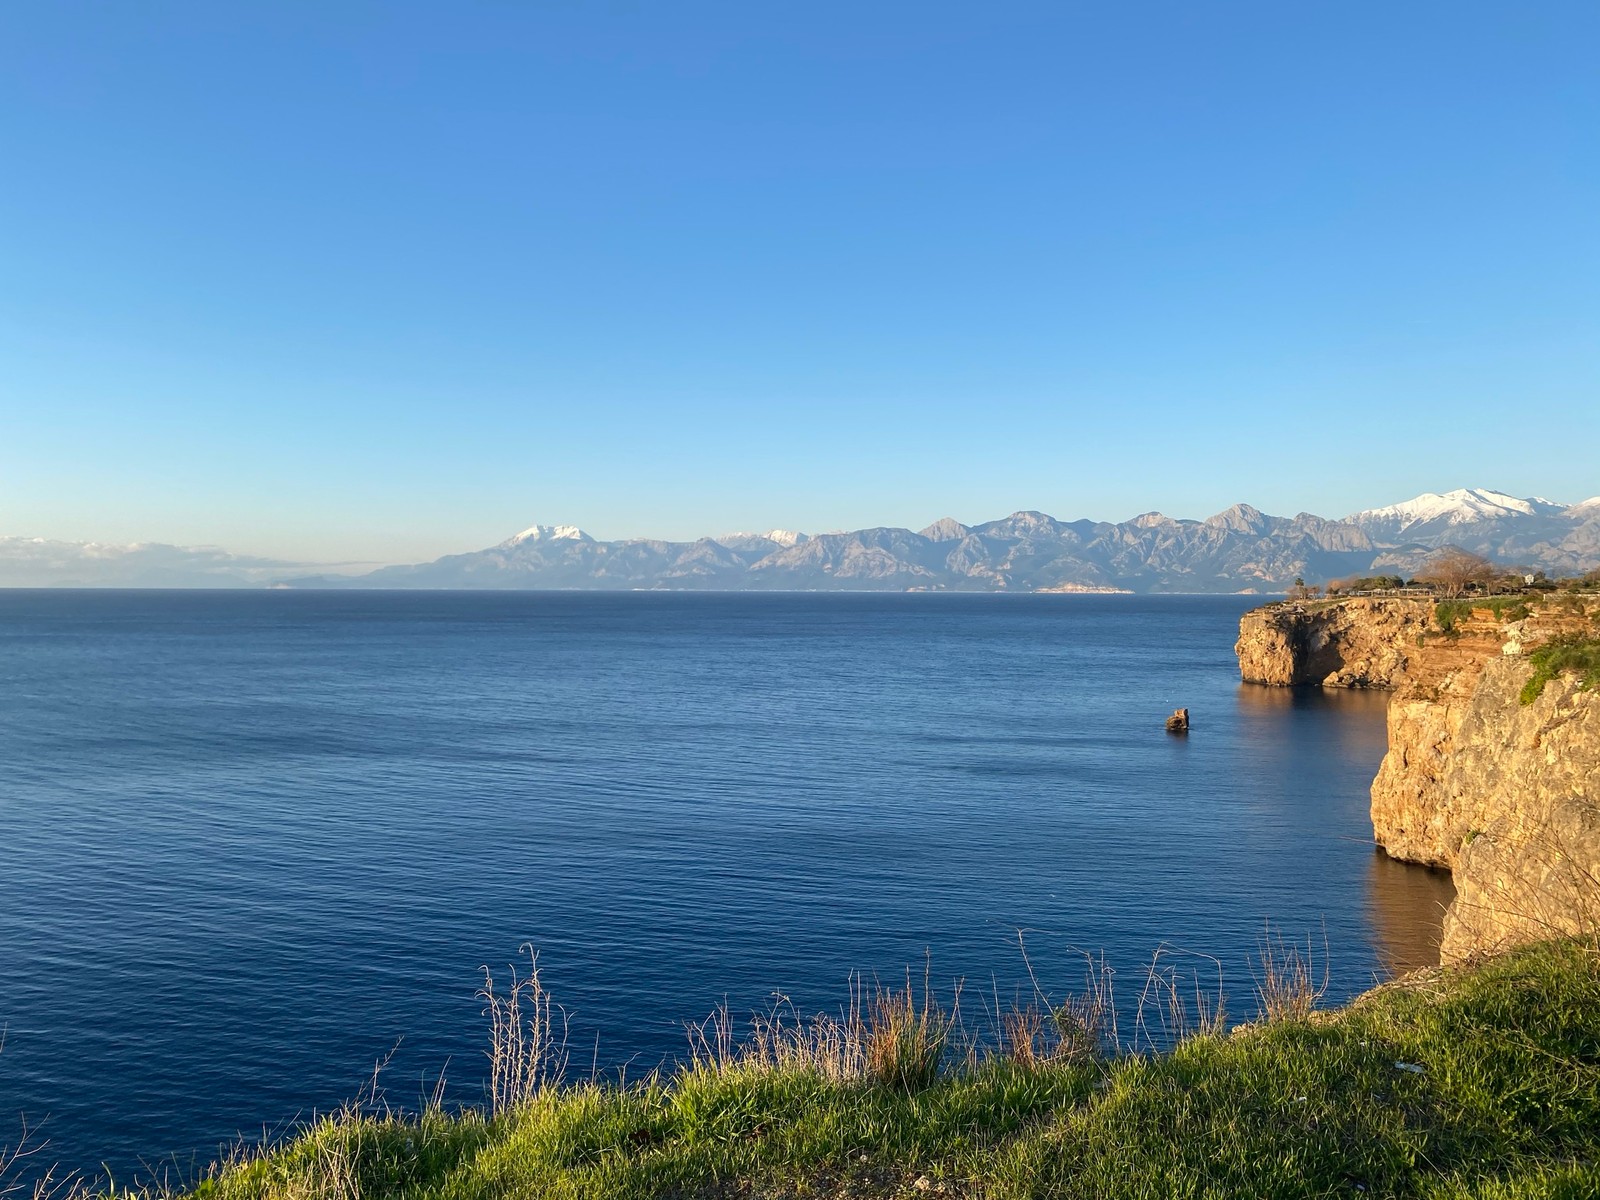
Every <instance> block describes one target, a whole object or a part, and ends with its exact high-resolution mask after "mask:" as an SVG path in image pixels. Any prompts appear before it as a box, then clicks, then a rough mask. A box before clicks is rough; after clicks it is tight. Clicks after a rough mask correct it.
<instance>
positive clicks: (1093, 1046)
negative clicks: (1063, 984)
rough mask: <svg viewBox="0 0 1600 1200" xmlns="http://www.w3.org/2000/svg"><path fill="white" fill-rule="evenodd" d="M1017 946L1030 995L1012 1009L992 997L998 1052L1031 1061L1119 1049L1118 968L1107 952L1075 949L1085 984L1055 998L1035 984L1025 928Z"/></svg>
mask: <svg viewBox="0 0 1600 1200" xmlns="http://www.w3.org/2000/svg"><path fill="white" fill-rule="evenodd" d="M1017 949H1018V951H1019V952H1020V953H1021V955H1022V962H1023V965H1024V966H1025V967H1026V968H1027V971H1028V979H1029V981H1030V982H1031V983H1032V985H1033V995H1034V998H1033V1000H1032V1001H1030V1002H1029V1003H1028V1004H1026V1005H1024V1004H1021V1003H1016V1004H1013V1005H1012V1006H1011V1008H1010V1009H1004V1008H1002V1007H1001V1005H1000V1003H999V1000H998V997H996V1002H995V1013H996V1039H995V1040H996V1043H997V1048H998V1051H999V1053H1000V1054H1001V1055H1002V1056H1004V1057H1007V1058H1010V1059H1011V1060H1012V1061H1014V1062H1016V1063H1018V1064H1020V1065H1023V1066H1031V1065H1033V1064H1034V1063H1038V1062H1052V1061H1062V1060H1068V1061H1070V1060H1079V1059H1088V1058H1099V1057H1102V1056H1104V1055H1106V1054H1107V1053H1110V1054H1116V1053H1118V1052H1120V1050H1121V1041H1120V1036H1121V1035H1120V1031H1119V1030H1118V1028H1117V1005H1116V987H1115V978H1116V972H1115V971H1114V970H1112V968H1111V965H1110V964H1109V963H1108V962H1107V961H1106V958H1105V955H1104V954H1103V953H1102V954H1099V955H1095V954H1092V953H1090V952H1088V951H1086V950H1085V951H1079V952H1078V953H1080V954H1082V956H1083V961H1084V985H1083V990H1082V991H1080V992H1077V993H1075V994H1072V995H1069V996H1067V998H1066V999H1065V1000H1063V1001H1061V1002H1059V1003H1057V1002H1056V1001H1055V1000H1053V999H1052V998H1051V997H1050V995H1049V994H1048V993H1047V992H1046V991H1045V990H1044V988H1043V987H1041V986H1040V984H1039V976H1038V973H1037V972H1036V971H1035V970H1034V967H1033V960H1032V958H1030V957H1029V955H1028V946H1027V940H1026V934H1025V933H1024V932H1023V931H1022V930H1020V929H1019V930H1018V931H1017Z"/></svg>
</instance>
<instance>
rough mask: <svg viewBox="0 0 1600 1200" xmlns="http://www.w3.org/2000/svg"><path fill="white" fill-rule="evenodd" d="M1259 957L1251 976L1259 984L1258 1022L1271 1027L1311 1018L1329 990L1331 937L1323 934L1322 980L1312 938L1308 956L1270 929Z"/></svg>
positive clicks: (1262, 943) (1308, 945) (1268, 928)
mask: <svg viewBox="0 0 1600 1200" xmlns="http://www.w3.org/2000/svg"><path fill="white" fill-rule="evenodd" d="M1256 947H1257V955H1256V962H1255V965H1254V967H1252V969H1251V975H1252V977H1253V978H1254V980H1255V993H1256V1010H1257V1016H1258V1019H1259V1020H1261V1021H1263V1022H1266V1023H1268V1024H1270V1023H1272V1022H1274V1021H1296V1020H1302V1019H1304V1018H1305V1017H1308V1016H1310V1015H1311V1010H1312V1009H1314V1008H1315V1007H1316V1006H1317V1001H1318V1000H1320V999H1322V996H1323V994H1324V993H1325V992H1326V991H1327V990H1328V970H1329V967H1328V945H1327V933H1326V931H1324V933H1323V946H1322V951H1323V953H1322V976H1321V979H1320V980H1319V979H1318V978H1317V971H1316V955H1315V953H1314V952H1313V949H1312V944H1311V938H1310V935H1307V937H1306V945H1305V951H1304V953H1302V952H1301V950H1300V947H1299V946H1293V945H1290V944H1289V943H1288V942H1286V941H1284V940H1283V938H1281V937H1280V936H1278V935H1277V934H1275V933H1273V931H1272V927H1271V926H1270V925H1268V926H1267V928H1266V930H1265V932H1264V933H1263V934H1262V935H1261V940H1260V941H1259V942H1257V943H1256Z"/></svg>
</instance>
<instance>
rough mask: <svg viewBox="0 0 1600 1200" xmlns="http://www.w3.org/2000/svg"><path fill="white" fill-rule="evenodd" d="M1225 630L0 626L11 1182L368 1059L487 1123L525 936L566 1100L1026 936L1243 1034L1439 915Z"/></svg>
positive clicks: (724, 620)
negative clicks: (555, 1003)
mask: <svg viewBox="0 0 1600 1200" xmlns="http://www.w3.org/2000/svg"><path fill="white" fill-rule="evenodd" d="M1252 603H1253V601H1251V600H1249V599H1247V598H1242V597H1224V598H1213V597H1204V598H1202V597H1159V598H1141V597H1125V596H1116V597H1089V596H949V595H909V596H908V595H883V596H849V595H825V596H817V595H672V594H625V595H603V594H593V593H589V594H550V593H544V594H527V593H522V594H490V593H366V594H361V593H348V594H347V593H297V592H261V593H195V592H184V593H172V592H169V593H160V592H136V593H130V592H123V593H114V592H44V591H40V592H20V591H12V592H0V680H3V689H0V1025H4V1026H5V1027H6V1030H7V1032H6V1040H5V1045H4V1049H3V1051H0V1145H4V1144H5V1143H7V1142H9V1141H12V1140H14V1136H13V1135H14V1133H15V1131H16V1129H17V1127H18V1120H19V1118H20V1117H21V1116H22V1115H23V1114H26V1115H27V1117H28V1119H29V1121H30V1122H38V1121H40V1120H45V1121H46V1124H45V1126H44V1131H45V1133H46V1134H47V1135H48V1136H49V1138H50V1140H51V1146H50V1148H49V1152H48V1155H47V1156H48V1157H52V1158H59V1159H60V1160H61V1161H62V1162H63V1163H64V1164H66V1165H68V1166H70V1167H75V1168H79V1169H93V1168H94V1167H95V1166H96V1164H99V1163H105V1164H108V1165H109V1166H110V1167H112V1168H113V1169H114V1170H115V1171H116V1172H117V1173H118V1175H119V1177H122V1176H126V1175H127V1174H128V1173H129V1172H130V1171H132V1170H134V1169H135V1168H137V1167H138V1165H139V1163H140V1162H144V1163H147V1164H159V1163H161V1162H162V1161H166V1162H168V1163H173V1162H176V1163H178V1164H180V1165H181V1166H182V1167H184V1168H187V1167H188V1166H189V1164H191V1162H192V1161H193V1160H194V1159H195V1156H196V1155H198V1156H199V1157H200V1159H201V1160H202V1161H203V1160H204V1159H206V1158H209V1157H210V1156H211V1155H212V1154H213V1153H214V1151H215V1149H216V1147H217V1145H218V1143H219V1142H222V1141H226V1140H230V1139H233V1138H236V1137H238V1136H239V1135H241V1134H242V1135H244V1136H247V1137H249V1136H257V1137H259V1136H260V1134H261V1132H262V1130H263V1128H264V1127H266V1128H267V1129H268V1130H272V1129H281V1128H282V1127H283V1126H284V1124H285V1123H287V1122H291V1121H293V1120H294V1119H295V1118H296V1117H304V1116H306V1115H309V1114H310V1113H311V1112H312V1111H313V1110H314V1109H318V1108H322V1109H326V1108H328V1107H330V1106H333V1105H335V1104H337V1103H338V1102H339V1101H341V1100H342V1099H345V1098H347V1097H349V1096H351V1095H353V1094H354V1093H355V1092H356V1091H357V1089H358V1088H359V1087H360V1086H361V1084H362V1083H363V1081H364V1080H365V1079H366V1078H367V1077H368V1076H369V1075H370V1073H371V1070H372V1065H373V1063H374V1061H375V1060H376V1059H378V1058H380V1057H382V1056H383V1055H385V1054H387V1053H389V1052H390V1051H391V1049H393V1048H394V1047H395V1045H396V1042H397V1041H399V1049H398V1051H396V1052H395V1054H394V1057H393V1060H392V1062H391V1065H390V1067H389V1068H388V1073H387V1076H386V1081H387V1086H388V1091H389V1093H390V1096H391V1098H392V1099H394V1100H395V1101H397V1102H406V1101H409V1100H412V1099H414V1098H415V1097H416V1096H417V1095H419V1094H420V1093H421V1092H422V1091H423V1090H425V1089H426V1088H427V1087H429V1086H431V1083H430V1082H429V1081H431V1079H432V1078H433V1077H434V1076H436V1075H437V1074H438V1073H439V1072H440V1070H441V1069H443V1068H445V1066H446V1063H447V1062H448V1064H449V1066H448V1072H447V1073H448V1076H449V1077H450V1078H451V1079H452V1080H453V1081H454V1084H455V1086H456V1087H457V1089H458V1091H459V1094H461V1095H462V1096H464V1097H466V1098H469V1099H470V1098H474V1097H476V1096H481V1090H480V1089H481V1076H482V1063H483V1059H482V1055H481V1047H482V1040H483V1039H482V1033H483V1027H484V1022H483V1018H482V1015H481V1013H480V1005H479V1003H478V1001H477V1000H476V999H475V998H474V995H473V993H474V989H475V987H476V985H477V983H478V980H479V977H480V976H479V967H480V965H482V964H485V963H488V964H497V965H504V964H505V963H507V962H508V961H510V960H511V959H513V958H514V957H515V956H516V953H517V948H518V946H519V944H521V943H523V942H533V943H535V944H536V945H537V946H538V947H539V948H540V950H541V965H542V966H543V968H544V971H545V978H546V982H547V983H548V984H549V985H550V986H551V987H552V988H553V989H554V991H555V993H556V995H557V999H558V1000H561V1001H563V1002H564V1003H565V1004H566V1005H567V1006H568V1007H569V1008H570V1009H571V1010H573V1030H572V1035H571V1036H572V1045H573V1047H574V1050H573V1054H574V1058H575V1059H578V1060H581V1061H582V1064H583V1067H584V1068H585V1069H586V1070H587V1069H588V1067H589V1066H590V1064H591V1061H593V1062H597V1063H598V1065H599V1066H600V1067H602V1068H605V1067H608V1066H610V1067H615V1066H617V1065H618V1064H632V1069H633V1070H635V1071H638V1070H641V1069H645V1068H649V1067H652V1066H655V1065H657V1064H658V1063H660V1062H661V1061H662V1060H663V1059H664V1058H667V1057H669V1056H671V1055H674V1054H676V1053H679V1052H680V1051H681V1050H682V1049H683V1048H684V1046H685V1038H684V1032H683V1030H684V1022H685V1021H687V1020H692V1019H696V1018H699V1017H703V1016H704V1015H705V1014H706V1013H708V1012H709V1011H710V1010H711V1009H712V1008H713V1007H714V1006H715V1005H717V1004H719V1003H721V1002H722V1001H724V1000H727V1001H728V1003H729V1004H730V1005H731V1006H732V1007H733V1008H734V1009H735V1010H739V1011H748V1010H751V1009H754V1008H759V1007H763V1006H764V1005H765V1004H766V1003H767V1002H768V1001H769V999H770V997H771V996H772V995H773V994H774V993H783V994H785V995H787V996H789V997H791V998H793V999H794V1001H795V1002H796V1003H797V1004H798V1005H800V1006H801V1007H802V1008H805V1009H811V1010H816V1009H833V1008H835V1007H837V1006H838V1004H839V1003H840V1002H841V1001H842V1000H843V999H844V997H845V993H846V981H847V978H848V976H849V973H850V972H852V971H864V972H867V973H869V974H870V973H874V972H876V973H878V974H880V975H884V976H890V977H892V976H896V975H899V974H901V973H902V972H903V970H904V969H905V966H906V965H907V964H908V963H910V964H915V965H916V969H917V971H918V972H919V973H920V971H921V964H922V962H923V957H924V954H925V953H930V954H931V959H932V971H933V976H934V978H935V980H936V981H937V980H949V979H951V978H953V977H955V976H965V977H966V978H967V979H968V981H969V984H968V986H969V989H973V988H974V987H975V984H974V981H976V982H977V983H980V984H981V987H982V990H984V991H986V992H992V991H994V990H996V989H998V990H999V991H1000V992H1001V993H1002V994H1010V991H1011V990H1012V989H1015V988H1016V987H1017V986H1018V983H1019V980H1020V978H1021V976H1022V970H1021V963H1020V961H1019V956H1018V954H1017V951H1016V938H1017V931H1018V930H1019V929H1028V930H1033V931H1036V932H1033V933H1032V934H1030V935H1029V946H1030V950H1031V951H1032V954H1033V958H1034V962H1035V965H1036V967H1038V968H1039V969H1040V970H1041V972H1042V973H1043V974H1044V976H1045V979H1046V982H1047V983H1049V984H1050V985H1051V986H1053V987H1059V988H1062V989H1066V988H1070V987H1071V986H1073V985H1074V984H1075V983H1076V982H1077V981H1078V979H1079V977H1080V972H1079V970H1078V968H1077V967H1076V966H1075V965H1074V962H1075V960H1074V959H1073V956H1072V950H1073V948H1074V947H1079V948H1088V949H1094V950H1104V951H1105V952H1106V953H1107V955H1108V956H1109V957H1110V959H1111V960H1112V962H1113V963H1114V964H1115V965H1116V966H1118V967H1119V968H1120V970H1121V975H1120V978H1121V979H1123V980H1124V981H1125V986H1124V988H1123V992H1124V998H1125V999H1126V998H1128V994H1129V993H1130V992H1132V991H1134V990H1135V989H1136V984H1135V983H1134V982H1133V981H1134V980H1136V979H1137V977H1138V975H1139V970H1140V966H1141V964H1142V963H1143V962H1144V961H1146V960H1147V959H1148V957H1149V955H1150V953H1151V951H1152V950H1153V949H1154V948H1155V947H1156V946H1157V944H1158V943H1160V942H1162V941H1167V942H1171V943H1175V944H1176V945H1178V946H1182V947H1187V948H1192V949H1194V950H1198V951H1204V952H1207V953H1210V954H1214V955H1217V956H1219V957H1220V958H1221V959H1222V961H1223V963H1224V976H1225V981H1226V983H1227V985H1228V987H1229V989H1230V991H1232V992H1234V993H1235V995H1234V1003H1233V1010H1234V1011H1235V1012H1236V1013H1237V1014H1238V1015H1240V1016H1245V1015H1248V1012H1249V1007H1250V1005H1249V1000H1248V990H1249V979H1250V976H1249V969H1248V965H1247V962H1248V956H1249V954H1250V953H1251V952H1252V951H1253V950H1254V948H1255V946H1256V943H1257V941H1258V939H1259V938H1260V937H1261V934H1262V930H1263V925H1264V922H1267V921H1271V922H1272V923H1273V925H1274V926H1275V927H1276V928H1277V929H1279V930H1281V931H1282V932H1283V933H1284V934H1285V935H1286V936H1289V937H1292V938H1303V937H1305V936H1306V935H1307V934H1310V935H1311V936H1312V937H1313V939H1314V941H1315V943H1316V946H1317V949H1318V953H1319V955H1320V954H1321V950H1322V945H1323V942H1324V938H1325V939H1326V944H1327V948H1328V949H1327V961H1328V966H1329V971H1330V984H1331V986H1330V998H1333V999H1337V998H1341V997H1345V996H1348V995H1350V994H1351V993H1353V992H1355V991H1358V990H1360V989H1362V988H1364V987H1366V986H1368V985H1370V984H1371V982H1372V981H1373V979H1374V977H1375V976H1378V975H1380V974H1382V973H1383V972H1384V971H1385V969H1386V966H1387V965H1388V964H1391V963H1398V964H1400V965H1411V964H1414V963H1417V962H1421V961H1426V960H1427V959H1428V958H1429V957H1430V956H1431V955H1432V954H1433V953H1434V950H1433V947H1434V946H1435V945H1436V940H1437V932H1438V920H1439V911H1440V908H1441V905H1442V903H1443V902H1445V901H1447V900H1448V897H1449V884H1448V881H1447V880H1444V879H1442V878H1440V877H1439V876H1437V875H1435V874H1432V873H1429V872H1426V871H1422V870H1420V869H1416V868H1407V867H1404V866H1401V865H1400V864H1396V863H1391V862H1389V861H1387V860H1385V859H1383V858H1381V857H1379V856H1377V855H1375V854H1374V851H1373V850H1372V847H1371V827H1370V825H1369V823H1368V820H1367V787H1368V784H1369V783H1370V781H1371V777H1372V774H1373V772H1374V771H1375V769H1376V767H1377V764H1378V760H1379V759H1380V758H1381V757H1382V754H1383V748H1384V725H1383V710H1384V704H1385V697H1384V696H1382V695H1365V694H1362V693H1338V694H1327V695H1324V694H1322V693H1320V692H1303V691H1285V690H1276V689H1266V688H1256V687H1248V686H1242V685H1240V684H1239V682H1238V675H1237V670H1236V665H1235V661H1234V658H1233V654H1232V645H1233V640H1234V637H1235V635H1236V629H1237V621H1238V616H1239V614H1240V613H1241V612H1242V611H1244V610H1245V609H1246V608H1248V607H1250V606H1251V605H1252ZM1177 705H1187V706H1188V707H1189V708H1190V709H1191V710H1192V711H1193V715H1194V722H1195V727H1194V731H1193V733H1192V734H1191V735H1190V736H1189V737H1188V738H1186V739H1183V738H1174V737H1169V736H1168V735H1166V734H1165V733H1164V732H1163V730H1162V720H1163V718H1164V717H1165V716H1166V715H1167V713H1168V712H1169V711H1170V710H1171V709H1172V708H1173V707H1175V706H1177ZM970 994H971V993H970V992H969V995H970Z"/></svg>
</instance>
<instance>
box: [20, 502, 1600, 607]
mask: <svg viewBox="0 0 1600 1200" xmlns="http://www.w3.org/2000/svg"><path fill="white" fill-rule="evenodd" d="M1447 545H1454V546H1461V547H1462V548H1464V549H1467V550H1471V551H1473V552H1475V553H1479V554H1484V555H1486V556H1487V557H1489V558H1492V559H1494V560H1496V561H1498V562H1502V563H1505V564H1507V565H1514V566H1526V567H1529V568H1530V569H1535V570H1545V571H1548V572H1551V573H1553V574H1556V573H1559V574H1573V573H1580V572H1583V571H1588V570H1593V569H1594V568H1596V567H1600V496H1597V497H1594V498H1593V499H1590V500H1585V501H1583V502H1582V503H1579V504H1573V505H1561V504H1557V503H1555V502H1553V501H1550V500H1546V499H1543V498H1542V497H1527V498H1519V497H1515V496H1511V495H1509V494H1507V493H1504V492H1496V491H1492V490H1489V489H1484V488H1462V489H1460V490H1457V491H1453V492H1445V493H1443V494H1438V493H1433V492H1425V493H1424V494H1422V495H1421V496H1417V497H1415V498H1413V499H1411V500H1406V501H1403V502H1401V503H1399V504H1391V505H1388V506H1385V507H1381V508H1371V509H1364V510H1362V511H1361V512H1357V513H1352V514H1351V515H1350V516H1348V517H1345V518H1343V519H1342V520H1329V519H1327V518H1324V517H1319V516H1316V515H1314V514H1312V513H1299V514H1297V515H1296V516H1293V517H1276V516H1269V515H1268V514H1266V513H1263V512H1261V511H1260V510H1259V509H1256V508H1252V507H1251V506H1250V505H1248V504H1235V505H1234V506H1233V507H1231V508H1228V509H1225V510H1224V511H1222V512H1220V513H1217V514H1215V515H1213V516H1210V517H1207V518H1205V519H1204V520H1199V521H1196V520H1179V519H1175V518H1173V517H1168V516H1165V515H1163V514H1161V513H1157V512H1149V513H1143V514H1141V515H1139V516H1136V517H1132V518H1130V519H1128V520H1126V521H1120V522H1107V521H1090V520H1078V521H1060V520H1057V519H1056V518H1055V517H1052V516H1049V515H1048V514H1046V513H1042V512H1034V511H1027V510H1025V511H1021V512H1015V513H1012V514H1011V515H1010V516H1008V517H1002V518H1000V519H999V520H994V521H987V522H984V523H983V524H979V525H966V524H963V523H962V522H960V521H958V520H956V519H955V518H953V517H943V518H941V519H940V520H937V521H934V522H933V523H932V524H930V525H928V526H927V527H926V528H924V529H922V530H920V531H916V532H914V531H912V530H910V529H899V528H889V527H877V528H871V529H856V530H849V531H842V532H833V533H819V534H805V533H799V532H796V531H794V530H784V529H771V530H767V531H766V532H764V533H747V532H741V533H727V534H722V535H719V536H717V537H703V538H698V539H696V540H694V541H687V542H685V541H664V540H659V539H653V538H631V539H626V540H620V541H599V540H597V539H595V538H593V537H591V536H590V535H589V534H587V533H585V532H584V531H583V530H582V529H580V528H578V527H577V526H576V525H532V526H529V527H528V528H526V529H524V530H522V531H521V532H520V533H516V534H513V535H512V536H510V537H508V538H506V539H505V540H504V541H503V542H500V543H498V544H496V545H494V546H490V547H488V548H486V549H483V550H476V551H472V552H469V553H465V554H451V555H446V556H445V557H443V558H439V559H435V560H434V561H432V562H428V563H416V564H411V565H405V566H391V567H383V568H380V569H378V570H375V571H371V572H368V573H366V574H363V575H358V576H353V577H352V576H340V575H315V576H307V575H306V574H304V572H305V570H306V567H305V566H297V565H296V564H293V563H285V562H281V561H277V560H271V559H260V558H248V557H243V556H238V555H232V554H228V553H227V552H226V551H222V550H218V549H216V548H214V547H179V546H163V545H136V546H105V545H96V544H94V543H82V542H49V541H44V540H42V539H33V538H16V537H11V538H7V537H0V586H7V587H27V586H33V587H51V586H53V587H259V586H263V585H268V584H270V585H274V586H290V587H302V588H310V587H331V588H496V589H517V588H560V589H566V588H584V589H611V590H626V589H645V588H648V589H684V590H764V591H778V590H798V591H906V590H929V591H935V590H938V591H997V592H1026V591H1042V590H1057V591H1072V590H1115V591H1130V592H1280V591H1283V590H1284V589H1286V588H1287V587H1288V586H1289V585H1290V584H1292V583H1293V582H1294V580H1295V579H1296V578H1298V577H1303V578H1305V579H1306V580H1308V581H1312V582H1320V581H1323V580H1327V579H1330V578H1334V577H1337V576H1348V575H1356V574H1375V573H1379V572H1384V573H1387V572H1395V571H1398V572H1401V573H1406V574H1410V573H1414V572H1415V571H1417V570H1418V569H1419V568H1420V567H1421V566H1422V564H1423V563H1424V562H1426V561H1427V559H1428V557H1429V556H1430V555H1431V554H1432V553H1433V552H1434V551H1435V550H1437V549H1438V548H1440V547H1442V546H1447Z"/></svg>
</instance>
